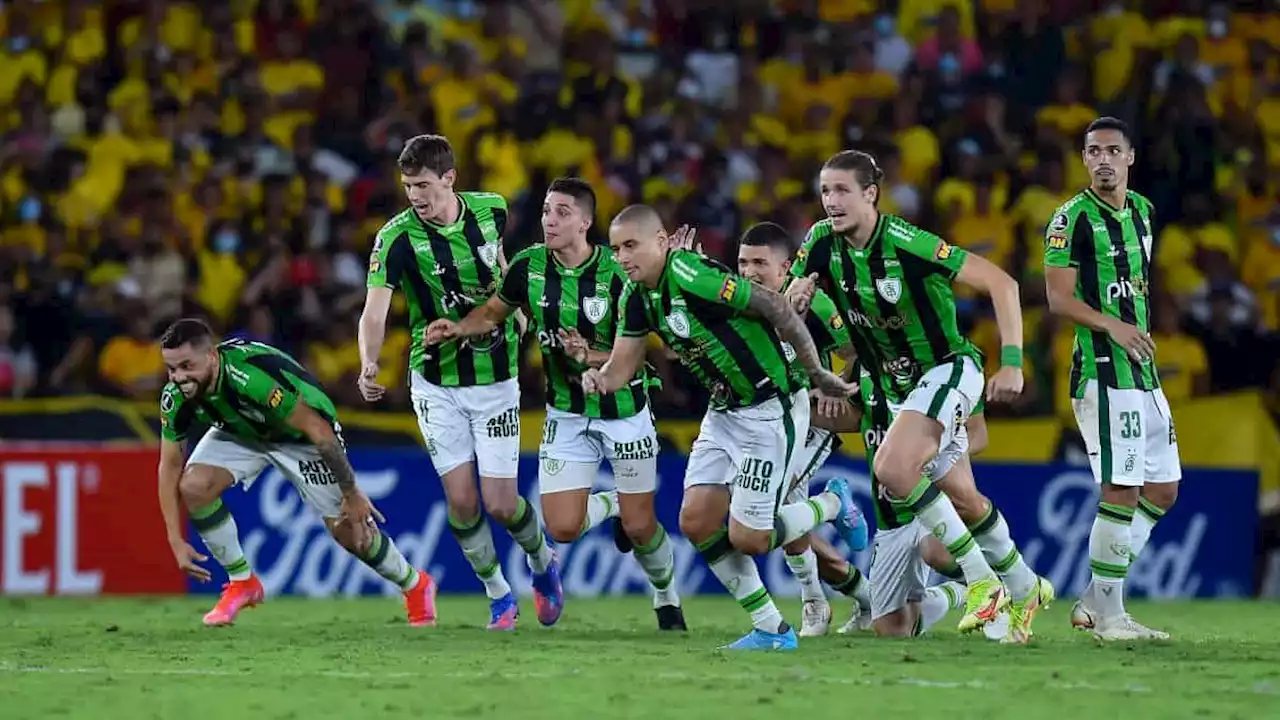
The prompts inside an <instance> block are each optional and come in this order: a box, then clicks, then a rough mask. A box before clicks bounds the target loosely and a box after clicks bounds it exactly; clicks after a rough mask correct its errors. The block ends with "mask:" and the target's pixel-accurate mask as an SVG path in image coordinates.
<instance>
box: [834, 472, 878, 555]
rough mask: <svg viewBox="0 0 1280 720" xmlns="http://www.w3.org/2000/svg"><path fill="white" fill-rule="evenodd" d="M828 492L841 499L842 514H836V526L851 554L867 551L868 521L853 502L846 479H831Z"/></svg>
mask: <svg viewBox="0 0 1280 720" xmlns="http://www.w3.org/2000/svg"><path fill="white" fill-rule="evenodd" d="M826 491H827V492H829V493H831V494H832V495H835V496H836V497H838V498H840V512H839V513H838V514H836V519H835V521H834V523H833V524H834V525H835V526H836V533H837V534H839V535H840V539H841V540H844V543H845V545H848V546H849V551H850V552H858V551H859V550H865V549H866V547H867V534H868V532H869V530H868V529H867V520H866V518H864V517H862V510H860V509H858V504H857V503H855V502H854V501H853V493H852V492H851V491H850V490H849V483H848V482H846V481H845V479H844V478H839V477H835V478H831V479H830V480H828V481H827V487H826Z"/></svg>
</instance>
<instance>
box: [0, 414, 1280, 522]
mask: <svg viewBox="0 0 1280 720" xmlns="http://www.w3.org/2000/svg"><path fill="white" fill-rule="evenodd" d="M1173 414H1174V420H1175V424H1176V431H1177V434H1178V446H1179V450H1180V451H1181V455H1182V462H1183V464H1184V465H1187V466H1194V467H1205V468H1228V469H1254V470H1258V471H1259V474H1260V476H1261V477H1260V481H1261V487H1262V490H1263V493H1264V496H1270V497H1275V498H1278V499H1280V430H1278V429H1277V427H1276V425H1275V423H1274V422H1273V421H1272V420H1271V416H1270V415H1269V414H1268V412H1267V409H1266V406H1265V404H1264V402H1263V398H1262V396H1261V394H1260V393H1256V392H1252V393H1239V394H1233V395H1224V396H1219V397H1211V398H1204V399H1198V400H1192V401H1189V402H1186V403H1183V404H1181V405H1178V406H1176V407H1174V409H1173ZM543 416H544V414H543V413H542V412H540V411H530V412H525V413H523V414H522V417H521V428H520V429H521V433H520V445H521V450H522V451H523V452H529V453H535V452H537V451H538V444H539V442H540V441H541V438H542V421H543ZM341 417H342V426H343V434H344V435H345V436H346V437H347V439H348V442H351V443H353V444H366V445H373V444H406V443H418V444H421V442H422V441H421V438H420V436H419V434H418V424H417V420H416V419H415V418H414V416H413V415H412V414H411V413H409V412H404V413H373V412H362V411H354V410H342V411H341ZM158 427H159V418H158V416H157V406H156V404H155V403H146V402H132V401H125V400H115V399H111V398H102V397H89V396H84V397H66V398H41V399H32V400H9V401H5V402H3V403H0V440H58V441H70V442H80V441H105V442H112V443H118V442H129V441H134V442H136V441H141V442H146V443H153V442H156V441H157V440H158ZM1064 430H1068V431H1074V428H1069V427H1066V426H1064V424H1063V422H1062V421H1061V420H1059V419H1057V418H1052V417H1044V418H1030V419H1023V420H991V421H989V431H990V444H989V446H988V448H987V449H986V451H985V452H984V453H983V455H982V459H983V460H984V461H987V462H1011V463H1012V462H1024V463H1044V462H1049V461H1052V460H1053V458H1054V457H1055V456H1056V455H1057V452H1058V448H1059V445H1060V444H1061V440H1062V433H1063V432H1064ZM658 432H659V434H661V435H662V436H663V437H664V438H666V440H667V441H668V442H669V443H670V445H671V446H672V447H673V448H675V449H676V450H679V451H681V452H688V450H689V448H690V446H692V444H693V439H694V438H695V437H696V436H697V434H698V422H697V421H694V420H668V421H661V422H659V423H658ZM843 439H844V445H843V447H842V448H841V452H844V453H846V454H849V455H852V456H855V457H858V456H861V455H862V453H863V452H864V450H865V445H864V444H863V440H862V437H861V436H860V435H857V434H848V435H844V436H843ZM1268 504H1269V501H1268Z"/></svg>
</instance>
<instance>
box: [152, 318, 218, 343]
mask: <svg viewBox="0 0 1280 720" xmlns="http://www.w3.org/2000/svg"><path fill="white" fill-rule="evenodd" d="M187 343H191V345H192V347H198V348H199V347H205V346H206V345H210V344H212V343H213V328H211V327H209V325H208V323H206V322H205V321H203V320H201V319H200V318H182V319H181V320H178V321H177V322H175V323H173V324H172V325H170V326H169V327H168V328H166V329H165V331H164V334H163V335H161V336H160V347H162V348H164V349H165V350H175V349H177V348H180V347H182V346H183V345H186V344H187Z"/></svg>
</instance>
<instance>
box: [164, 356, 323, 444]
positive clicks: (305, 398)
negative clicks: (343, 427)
mask: <svg viewBox="0 0 1280 720" xmlns="http://www.w3.org/2000/svg"><path fill="white" fill-rule="evenodd" d="M217 353H218V377H217V378H216V379H215V380H214V381H213V384H212V385H211V386H210V387H209V388H208V389H207V390H205V392H204V394H203V395H202V396H200V397H198V398H193V399H190V400H188V399H187V398H186V397H185V396H184V395H183V394H182V391H181V390H180V389H178V386H177V385H176V384H174V383H169V384H168V385H165V387H164V390H163V391H162V392H161V393H160V436H161V437H163V438H164V439H165V440H171V441H173V442H181V441H183V440H185V439H186V438H187V433H189V432H190V431H191V426H192V424H193V423H197V422H198V423H200V424H202V425H208V426H210V427H215V428H218V429H219V430H222V431H223V432H226V433H229V434H231V435H234V436H235V437H238V438H242V439H245V440H251V441H261V442H273V443H306V442H310V441H309V440H308V439H307V437H306V436H305V435H303V434H302V433H300V432H298V431H297V430H294V429H293V428H292V427H290V426H289V423H288V419H289V415H290V414H291V413H292V412H293V410H294V408H295V407H297V405H298V403H300V402H301V403H306V405H307V406H309V407H310V408H311V409H312V410H315V411H316V412H318V413H320V415H321V416H322V417H324V418H325V419H326V420H328V421H329V422H331V423H333V425H334V429H335V430H337V429H338V425H337V423H338V411H337V409H336V408H335V407H334V406H333V401H332V400H330V399H329V396H328V395H326V394H325V392H324V389H323V388H321V387H320V383H319V382H318V381H317V380H316V378H315V376H313V375H312V374H311V373H310V372H308V371H307V370H306V368H304V367H302V365H300V364H299V363H298V361H297V360H294V359H293V358H292V357H290V356H289V355H288V354H286V353H285V352H283V351H282V350H278V349H276V348H273V347H271V346H270V345H266V344H264V343H259V342H250V341H246V340H239V339H233V340H227V341H226V342H224V343H222V344H221V345H219V346H218V348H217Z"/></svg>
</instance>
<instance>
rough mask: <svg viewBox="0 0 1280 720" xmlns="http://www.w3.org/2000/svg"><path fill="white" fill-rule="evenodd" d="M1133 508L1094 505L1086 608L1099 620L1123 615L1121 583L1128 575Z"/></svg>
mask: <svg viewBox="0 0 1280 720" xmlns="http://www.w3.org/2000/svg"><path fill="white" fill-rule="evenodd" d="M1132 521H1133V508H1131V507H1125V506H1123V505H1115V504H1113V503H1108V502H1099V503H1098V514H1097V516H1095V517H1094V519H1093V529H1092V530H1091V531H1090V532H1089V568H1090V570H1091V571H1092V573H1093V601H1092V602H1091V603H1090V606H1091V607H1093V608H1096V609H1097V610H1098V611H1099V612H1101V613H1102V615H1103V617H1119V616H1121V615H1123V614H1124V581H1125V577H1126V576H1127V575H1128V573H1129V553H1130V550H1129V525H1130V523H1131V522H1132Z"/></svg>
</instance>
